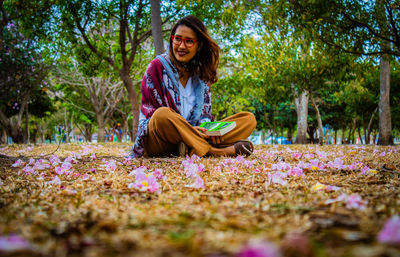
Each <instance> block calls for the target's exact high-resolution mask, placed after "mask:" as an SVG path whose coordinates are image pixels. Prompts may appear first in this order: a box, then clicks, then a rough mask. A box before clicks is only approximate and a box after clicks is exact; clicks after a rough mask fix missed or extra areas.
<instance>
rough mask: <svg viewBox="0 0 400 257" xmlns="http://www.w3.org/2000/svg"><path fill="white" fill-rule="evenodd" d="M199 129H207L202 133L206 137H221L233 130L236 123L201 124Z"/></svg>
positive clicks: (214, 122)
mask: <svg viewBox="0 0 400 257" xmlns="http://www.w3.org/2000/svg"><path fill="white" fill-rule="evenodd" d="M200 127H202V128H205V129H207V131H206V132H204V133H205V134H206V135H209V136H222V135H225V134H226V133H228V132H229V131H231V130H232V129H234V128H235V127H236V123H235V122H234V121H210V122H203V123H201V124H200Z"/></svg>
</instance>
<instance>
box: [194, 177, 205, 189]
mask: <svg viewBox="0 0 400 257" xmlns="http://www.w3.org/2000/svg"><path fill="white" fill-rule="evenodd" d="M193 187H194V188H196V189H200V188H202V189H204V188H205V186H204V180H203V179H202V178H201V177H200V176H199V175H197V176H196V178H195V180H194V184H193Z"/></svg>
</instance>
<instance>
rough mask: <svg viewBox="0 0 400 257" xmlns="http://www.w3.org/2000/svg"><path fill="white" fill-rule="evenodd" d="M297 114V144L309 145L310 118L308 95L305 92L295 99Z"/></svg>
mask: <svg viewBox="0 0 400 257" xmlns="http://www.w3.org/2000/svg"><path fill="white" fill-rule="evenodd" d="M294 104H295V106H296V113H297V135H296V141H295V143H296V144H306V143H307V116H308V95H307V93H306V92H305V91H304V92H303V93H301V94H300V95H299V96H298V97H296V98H295V99H294Z"/></svg>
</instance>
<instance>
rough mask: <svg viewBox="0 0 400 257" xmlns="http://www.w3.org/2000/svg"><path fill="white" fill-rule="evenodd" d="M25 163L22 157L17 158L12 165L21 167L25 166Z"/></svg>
mask: <svg viewBox="0 0 400 257" xmlns="http://www.w3.org/2000/svg"><path fill="white" fill-rule="evenodd" d="M24 164H25V163H24V162H23V161H22V160H21V159H18V160H16V161H15V162H14V164H12V165H11V166H13V167H21V166H23V165H24Z"/></svg>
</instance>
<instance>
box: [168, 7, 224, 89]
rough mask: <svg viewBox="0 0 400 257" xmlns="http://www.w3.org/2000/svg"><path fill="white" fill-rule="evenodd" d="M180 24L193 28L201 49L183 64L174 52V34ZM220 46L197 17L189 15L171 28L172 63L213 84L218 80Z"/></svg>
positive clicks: (170, 47) (170, 48)
mask: <svg viewBox="0 0 400 257" xmlns="http://www.w3.org/2000/svg"><path fill="white" fill-rule="evenodd" d="M179 26H187V27H189V28H191V29H192V30H193V31H194V32H195V33H196V35H197V39H198V44H199V45H198V47H199V49H200V50H199V51H198V52H197V53H196V55H195V56H194V57H193V59H192V60H191V61H190V62H189V63H187V64H183V63H181V62H179V61H178V60H177V59H176V58H175V56H174V53H173V43H172V36H173V35H175V32H176V30H177V28H178V27H179ZM219 50H220V48H219V46H218V45H217V43H215V42H214V40H212V39H211V37H210V35H209V34H208V32H207V28H206V26H204V24H203V22H202V21H201V20H199V19H198V18H197V17H195V16H192V15H189V16H186V17H184V18H182V19H180V20H178V21H177V22H176V24H175V25H174V27H173V28H172V30H171V36H170V38H169V56H170V58H171V60H172V63H173V64H174V65H175V66H176V67H177V68H178V70H188V71H189V73H190V74H191V75H193V74H194V73H197V74H198V76H199V77H200V79H202V80H203V81H205V82H207V83H208V84H213V83H215V82H217V80H218V77H217V68H218V62H219Z"/></svg>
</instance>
